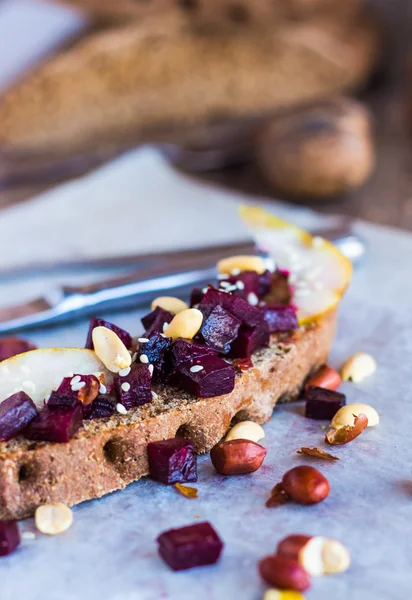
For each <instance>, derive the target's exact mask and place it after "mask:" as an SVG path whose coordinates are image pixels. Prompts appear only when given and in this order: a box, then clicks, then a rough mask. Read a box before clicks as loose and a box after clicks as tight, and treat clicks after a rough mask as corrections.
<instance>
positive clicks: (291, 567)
mask: <svg viewBox="0 0 412 600" xmlns="http://www.w3.org/2000/svg"><path fill="white" fill-rule="evenodd" d="M259 571H260V575H261V576H262V577H263V579H264V580H265V581H266V582H267V583H269V585H273V586H275V587H277V588H280V589H282V590H296V591H297V592H304V591H305V590H307V589H308V588H309V587H310V584H311V580H310V576H309V574H308V573H307V572H306V571H305V569H304V568H303V567H302V566H301V565H300V564H299V563H298V562H297V561H296V560H293V559H291V558H288V557H285V556H275V555H271V556H266V557H265V558H263V559H262V560H261V561H260V563H259Z"/></svg>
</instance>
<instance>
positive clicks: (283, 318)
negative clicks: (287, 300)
mask: <svg viewBox="0 0 412 600" xmlns="http://www.w3.org/2000/svg"><path fill="white" fill-rule="evenodd" d="M261 310H262V312H263V315H264V317H265V321H266V323H267V324H268V325H269V331H270V333H275V332H276V331H289V330H290V329H297V327H298V319H297V316H296V309H295V307H294V306H282V305H279V306H262V308H261Z"/></svg>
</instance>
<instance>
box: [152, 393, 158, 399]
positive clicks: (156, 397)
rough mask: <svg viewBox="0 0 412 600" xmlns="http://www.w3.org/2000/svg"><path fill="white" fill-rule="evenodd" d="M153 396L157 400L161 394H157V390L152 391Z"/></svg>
mask: <svg viewBox="0 0 412 600" xmlns="http://www.w3.org/2000/svg"><path fill="white" fill-rule="evenodd" d="M152 398H153V400H157V399H158V398H159V396H158V395H157V394H156V392H153V391H152Z"/></svg>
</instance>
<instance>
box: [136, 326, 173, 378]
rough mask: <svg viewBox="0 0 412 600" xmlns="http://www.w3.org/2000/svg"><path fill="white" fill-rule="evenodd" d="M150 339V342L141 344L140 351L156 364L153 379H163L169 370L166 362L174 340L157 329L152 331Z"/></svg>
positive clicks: (150, 361) (152, 363)
mask: <svg viewBox="0 0 412 600" xmlns="http://www.w3.org/2000/svg"><path fill="white" fill-rule="evenodd" d="M148 339H149V341H148V342H143V343H140V344H139V349H138V353H139V354H145V355H146V356H147V358H148V359H149V363H150V364H151V365H153V366H154V371H153V377H152V379H153V381H158V380H163V379H164V376H165V375H166V372H167V369H166V368H165V362H166V359H167V357H168V354H169V351H170V348H171V347H172V340H171V338H165V337H163V336H162V335H160V333H159V332H157V331H155V332H154V333H152V334H151V336H150V338H148Z"/></svg>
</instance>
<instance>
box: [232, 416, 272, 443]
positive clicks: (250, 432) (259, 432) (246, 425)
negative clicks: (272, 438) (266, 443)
mask: <svg viewBox="0 0 412 600" xmlns="http://www.w3.org/2000/svg"><path fill="white" fill-rule="evenodd" d="M264 437H265V432H264V430H263V427H261V426H260V425H258V423H254V422H253V421H241V422H240V423H236V425H234V426H233V427H232V429H231V430H230V431H229V433H228V434H227V436H226V437H225V442H229V441H230V440H239V439H241V440H250V441H252V442H258V441H259V440H263V438H264Z"/></svg>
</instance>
